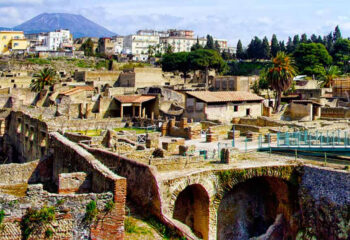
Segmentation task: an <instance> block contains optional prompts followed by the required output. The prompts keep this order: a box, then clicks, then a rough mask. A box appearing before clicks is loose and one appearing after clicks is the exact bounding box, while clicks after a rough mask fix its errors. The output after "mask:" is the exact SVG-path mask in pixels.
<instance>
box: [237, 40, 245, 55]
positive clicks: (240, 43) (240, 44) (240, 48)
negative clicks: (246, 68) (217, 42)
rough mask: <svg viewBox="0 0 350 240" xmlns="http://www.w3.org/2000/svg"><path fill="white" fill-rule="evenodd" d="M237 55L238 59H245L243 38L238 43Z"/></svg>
mask: <svg viewBox="0 0 350 240" xmlns="http://www.w3.org/2000/svg"><path fill="white" fill-rule="evenodd" d="M236 57H237V58H238V59H245V53H244V50H243V45H242V42H241V40H238V43H237V50H236Z"/></svg>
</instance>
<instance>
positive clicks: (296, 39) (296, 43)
mask: <svg viewBox="0 0 350 240" xmlns="http://www.w3.org/2000/svg"><path fill="white" fill-rule="evenodd" d="M299 44H300V38H299V35H295V36H294V37H293V51H292V52H294V51H295V49H296V48H297V47H298V46H299Z"/></svg>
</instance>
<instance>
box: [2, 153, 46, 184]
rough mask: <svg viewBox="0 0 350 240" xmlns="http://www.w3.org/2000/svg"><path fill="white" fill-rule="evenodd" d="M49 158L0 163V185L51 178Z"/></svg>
mask: <svg viewBox="0 0 350 240" xmlns="http://www.w3.org/2000/svg"><path fill="white" fill-rule="evenodd" d="M49 162H50V160H49V159H47V160H43V161H39V160H37V161H32V162H29V163H22V164H17V163H11V164H3V165H0V176H1V178H0V185H5V186H6V185H12V184H26V183H35V182H38V181H48V180H50V179H51V171H50V170H51V168H50V165H49Z"/></svg>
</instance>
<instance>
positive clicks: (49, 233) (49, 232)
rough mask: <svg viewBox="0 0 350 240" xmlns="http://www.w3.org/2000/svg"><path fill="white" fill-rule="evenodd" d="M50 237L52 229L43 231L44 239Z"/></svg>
mask: <svg viewBox="0 0 350 240" xmlns="http://www.w3.org/2000/svg"><path fill="white" fill-rule="evenodd" d="M52 235H53V231H52V229H51V228H48V229H46V231H45V237H46V238H51V237H52Z"/></svg>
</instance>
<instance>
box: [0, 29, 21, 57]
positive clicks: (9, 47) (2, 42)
mask: <svg viewBox="0 0 350 240" xmlns="http://www.w3.org/2000/svg"><path fill="white" fill-rule="evenodd" d="M27 48H28V41H27V39H26V38H25V36H24V33H23V32H22V31H0V54H1V55H10V54H12V53H16V52H17V53H23V52H25V51H27Z"/></svg>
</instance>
